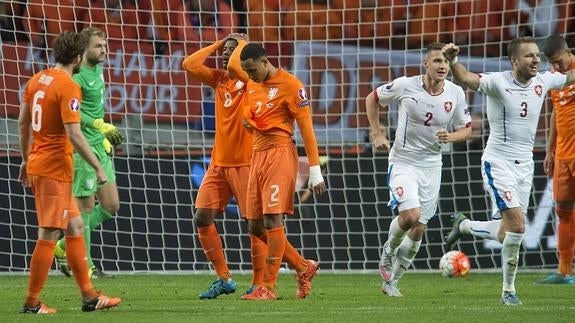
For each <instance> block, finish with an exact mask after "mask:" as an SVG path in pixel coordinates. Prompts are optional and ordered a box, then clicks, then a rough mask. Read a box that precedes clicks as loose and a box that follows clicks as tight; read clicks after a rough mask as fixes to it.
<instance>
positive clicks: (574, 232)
mask: <svg viewBox="0 0 575 323" xmlns="http://www.w3.org/2000/svg"><path fill="white" fill-rule="evenodd" d="M555 212H556V213H557V216H558V217H559V226H558V232H557V240H558V242H557V243H558V245H557V249H558V250H559V273H560V274H561V275H564V276H569V275H572V274H573V251H574V248H575V212H573V211H571V210H564V209H560V208H555Z"/></svg>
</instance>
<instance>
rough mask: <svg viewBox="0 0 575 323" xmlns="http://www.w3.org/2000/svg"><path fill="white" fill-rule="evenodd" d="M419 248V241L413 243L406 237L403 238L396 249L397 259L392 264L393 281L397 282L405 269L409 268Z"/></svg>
mask: <svg viewBox="0 0 575 323" xmlns="http://www.w3.org/2000/svg"><path fill="white" fill-rule="evenodd" d="M419 246H421V240H419V241H414V240H411V238H409V237H408V236H405V237H404V238H403V241H402V242H401V245H399V248H398V249H397V258H396V260H395V263H394V264H393V280H395V281H398V280H399V279H400V278H401V276H403V274H404V273H405V271H406V270H407V268H409V266H411V262H412V261H413V258H415V255H417V252H418V251H419Z"/></svg>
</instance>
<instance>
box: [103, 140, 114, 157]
mask: <svg viewBox="0 0 575 323" xmlns="http://www.w3.org/2000/svg"><path fill="white" fill-rule="evenodd" d="M102 144H103V145H104V151H106V154H108V155H112V144H111V143H110V140H108V139H106V138H104V141H102Z"/></svg>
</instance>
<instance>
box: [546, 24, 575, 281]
mask: <svg viewBox="0 0 575 323" xmlns="http://www.w3.org/2000/svg"><path fill="white" fill-rule="evenodd" d="M543 53H544V54H545V56H546V57H547V59H548V60H549V62H550V63H551V64H552V65H553V69H554V70H555V71H559V72H561V73H565V72H567V71H568V70H571V69H575V55H573V53H572V52H571V49H570V48H569V47H568V46H567V42H566V41H565V39H564V38H563V37H562V36H560V35H553V36H549V37H548V38H547V39H546V40H545V44H544V47H543ZM550 93H551V99H552V102H553V111H552V112H551V122H550V129H549V140H548V142H547V155H546V156H545V161H544V170H545V173H546V174H547V175H548V176H550V177H553V195H554V199H555V203H556V204H555V213H556V214H557V217H558V218H559V226H558V231H557V237H558V240H559V241H558V244H559V246H558V249H559V268H558V270H557V272H556V273H553V274H550V275H549V276H547V277H546V278H544V279H542V280H540V281H538V282H537V283H539V284H575V278H574V277H573V252H574V251H575V128H574V127H573V123H574V122H575V85H573V84H572V85H569V86H566V87H564V88H562V89H560V90H554V91H551V92H550Z"/></svg>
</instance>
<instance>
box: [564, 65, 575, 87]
mask: <svg viewBox="0 0 575 323" xmlns="http://www.w3.org/2000/svg"><path fill="white" fill-rule="evenodd" d="M565 75H567V80H566V81H565V85H571V84H573V83H575V69H572V70H569V71H567V73H565Z"/></svg>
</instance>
